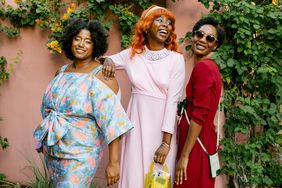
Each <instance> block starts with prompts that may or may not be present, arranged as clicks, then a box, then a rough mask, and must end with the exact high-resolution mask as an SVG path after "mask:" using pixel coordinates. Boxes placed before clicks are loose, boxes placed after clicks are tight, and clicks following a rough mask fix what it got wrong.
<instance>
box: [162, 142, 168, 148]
mask: <svg viewBox="0 0 282 188" xmlns="http://www.w3.org/2000/svg"><path fill="white" fill-rule="evenodd" d="M161 145H163V146H165V147H167V148H169V149H170V145H169V144H168V143H166V142H162V144H161Z"/></svg>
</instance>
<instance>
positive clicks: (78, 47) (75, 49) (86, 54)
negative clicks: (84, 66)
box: [71, 29, 94, 60]
mask: <svg viewBox="0 0 282 188" xmlns="http://www.w3.org/2000/svg"><path fill="white" fill-rule="evenodd" d="M93 48H94V43H93V40H92V39H91V33H90V31H88V30H87V29H82V30H81V31H80V32H79V33H78V34H77V35H75V36H74V37H73V39H72V46H71V51H72V53H73V55H74V57H75V59H77V60H86V59H91V58H92V53H93Z"/></svg>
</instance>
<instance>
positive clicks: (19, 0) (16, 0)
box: [14, 0, 22, 4]
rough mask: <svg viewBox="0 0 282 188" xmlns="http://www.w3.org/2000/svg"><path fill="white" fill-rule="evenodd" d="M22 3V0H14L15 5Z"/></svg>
mask: <svg viewBox="0 0 282 188" xmlns="http://www.w3.org/2000/svg"><path fill="white" fill-rule="evenodd" d="M20 2H22V0H14V3H16V4H18V3H20Z"/></svg>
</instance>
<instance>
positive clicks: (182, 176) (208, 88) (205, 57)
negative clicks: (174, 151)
mask: <svg viewBox="0 0 282 188" xmlns="http://www.w3.org/2000/svg"><path fill="white" fill-rule="evenodd" d="M223 40H224V32H223V31H222V30H221V29H220V27H219V25H218V22H217V21H216V20H215V19H214V18H213V17H206V18H203V19H201V20H199V21H198V22H197V23H196V24H195V25H194V27H193V35H192V52H193V61H194V69H193V71H192V74H191V77H190V80H189V83H188V85H187V87H186V96H187V98H186V99H187V107H186V110H187V114H188V117H189V119H190V124H188V122H187V120H186V118H185V116H184V115H183V118H182V119H181V121H180V124H179V127H178V128H179V147H178V155H177V165H176V171H175V184H174V187H175V188H184V187H185V188H213V187H214V183H215V178H212V177H211V175H210V174H211V173H210V166H209V159H208V155H207V154H206V153H205V152H204V150H203V148H202V147H201V145H200V144H199V142H198V141H196V140H197V137H199V139H200V140H201V142H202V144H203V145H204V147H205V148H206V150H207V152H208V153H209V155H211V154H214V153H215V152H216V139H217V135H216V131H215V125H214V123H213V121H214V117H215V113H216V111H217V108H218V103H219V99H220V93H221V75H220V72H219V68H218V66H217V64H216V62H215V61H214V60H212V59H211V54H212V53H213V52H214V51H215V50H216V49H217V48H218V47H220V46H221V44H222V43H223Z"/></svg>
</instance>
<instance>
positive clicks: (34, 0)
mask: <svg viewBox="0 0 282 188" xmlns="http://www.w3.org/2000/svg"><path fill="white" fill-rule="evenodd" d="M2 1H3V0H2ZM15 2H16V3H17V7H12V6H10V5H8V4H6V3H5V1H3V2H2V5H3V6H2V8H1V12H0V18H2V19H6V20H9V21H10V23H11V24H12V25H13V26H15V27H16V28H20V27H25V26H35V25H37V26H38V27H40V28H47V29H49V30H50V31H51V34H50V35H49V41H48V43H47V48H48V49H49V50H50V52H52V53H61V52H62V50H61V47H60V45H59V43H58V39H59V38H60V37H61V35H62V30H63V28H64V27H65V26H66V24H67V21H68V20H69V19H70V18H72V17H80V18H82V19H85V20H89V19H93V18H95V19H98V20H99V21H101V22H102V23H103V24H104V26H105V28H106V29H110V27H111V26H112V24H113V22H118V23H119V26H120V31H121V46H122V47H123V48H126V47H128V45H129V44H130V42H131V35H132V28H133V26H134V24H135V23H136V22H137V20H138V17H139V15H138V14H140V13H141V12H142V10H144V9H146V8H148V7H149V6H150V5H152V4H153V3H154V2H153V1H151V0H134V1H106V0H89V1H83V0H80V1H79V0H77V1H73V2H69V3H66V2H64V1H61V0H54V1H48V0H25V1H21V0H16V1H15ZM111 14H113V15H114V16H110V17H109V15H111ZM0 31H3V32H5V33H7V34H9V35H15V36H18V35H19V33H18V30H17V29H15V28H11V29H8V28H5V27H1V25H0Z"/></svg>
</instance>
